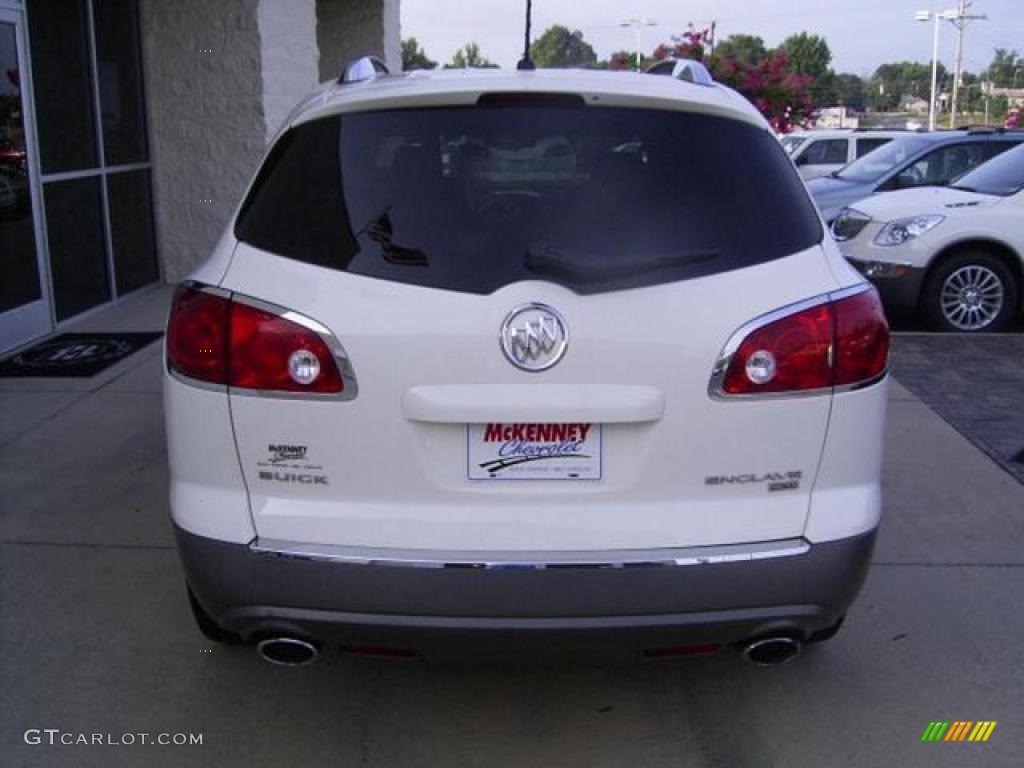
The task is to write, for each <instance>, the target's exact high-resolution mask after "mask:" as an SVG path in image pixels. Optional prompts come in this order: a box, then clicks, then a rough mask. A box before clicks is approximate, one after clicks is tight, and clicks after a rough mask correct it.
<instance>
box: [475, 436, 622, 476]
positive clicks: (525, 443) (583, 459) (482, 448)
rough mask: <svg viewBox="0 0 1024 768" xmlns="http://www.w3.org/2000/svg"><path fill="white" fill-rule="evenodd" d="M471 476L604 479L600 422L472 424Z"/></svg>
mask: <svg viewBox="0 0 1024 768" xmlns="http://www.w3.org/2000/svg"><path fill="white" fill-rule="evenodd" d="M466 441H467V445H468V450H467V457H468V470H469V479H470V480H600V479H601V445H602V439H601V425H600V424H528V423H526V424H467V425H466Z"/></svg>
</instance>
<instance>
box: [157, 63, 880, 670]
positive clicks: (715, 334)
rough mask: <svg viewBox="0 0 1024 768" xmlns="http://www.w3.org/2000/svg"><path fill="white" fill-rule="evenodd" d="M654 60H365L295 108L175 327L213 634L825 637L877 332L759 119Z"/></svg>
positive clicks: (866, 423)
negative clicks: (444, 68)
mask: <svg viewBox="0 0 1024 768" xmlns="http://www.w3.org/2000/svg"><path fill="white" fill-rule="evenodd" d="M661 69H662V70H664V71H666V72H667V73H668V74H669V76H655V75H652V74H639V73H622V72H601V71H525V72H523V71H517V72H501V71H472V70H469V71H449V72H430V73H424V72H417V73H413V74H408V75H399V76H390V75H388V74H387V73H386V72H384V71H382V68H381V67H380V66H379V65H376V66H374V65H371V63H370V62H369V61H367V60H361V61H359V62H356V63H355V64H354V65H352V66H351V67H350V68H349V69H348V70H347V71H346V74H345V75H344V76H343V77H342V78H340V79H339V81H338V82H337V83H330V84H327V85H325V86H322V87H321V88H320V89H319V90H318V91H317V92H315V93H314V94H313V95H312V96H311V97H309V98H308V99H306V100H305V101H304V102H302V104H300V106H299V107H298V108H297V109H296V111H295V112H294V113H293V114H292V115H291V116H290V117H289V119H288V120H287V122H286V124H285V126H284V127H283V128H282V130H281V132H280V133H279V134H278V136H277V137H276V139H275V140H274V141H273V142H272V145H271V147H270V150H269V152H268V154H267V156H266V158H265V160H264V161H263V163H262V167H261V169H260V170H259V172H258V173H257V175H256V178H255V180H254V181H253V182H252V185H251V187H250V189H249V190H248V192H247V193H246V195H245V197H244V201H243V202H242V204H241V206H240V207H239V209H238V211H237V213H236V215H235V216H234V218H233V219H232V221H231V222H230V225H229V226H228V228H227V231H226V233H225V234H224V236H223V238H222V239H221V241H220V243H219V244H218V245H217V247H216V249H215V250H214V252H213V254H212V255H211V257H210V258H209V260H208V261H206V262H205V263H204V264H203V265H202V266H201V267H199V268H198V269H197V270H196V271H195V272H194V273H192V275H191V276H190V278H189V279H188V280H187V281H185V282H184V283H182V284H181V285H180V287H179V288H178V291H177V293H176V295H175V298H174V302H173V307H172V309H171V313H170V319H169V322H168V328H167V341H166V352H167V354H166V366H167V367H166V376H165V378H164V382H165V389H164V392H165V406H166V416H167V433H168V446H169V456H170V469H171V513H172V517H173V522H174V526H175V531H176V534H177V539H178V545H179V548H180V552H181V556H182V560H183V563H184V569H185V575H186V579H187V583H188V588H189V597H190V600H191V603H192V607H193V609H194V611H195V614H196V618H197V621H198V623H199V625H200V628H201V629H202V630H203V631H204V632H205V633H206V634H207V636H209V637H211V638H213V639H218V640H225V641H232V640H234V641H245V642H253V643H257V644H258V647H259V648H260V649H261V652H262V653H263V655H264V656H265V657H267V658H268V659H270V660H273V661H277V662H279V663H302V662H306V661H309V660H311V659H312V658H314V657H315V656H316V653H317V652H318V650H321V649H325V648H338V647H340V648H341V649H342V650H345V651H348V652H351V653H375V654H380V655H385V656H410V655H418V656H422V657H425V658H436V657H439V656H442V655H446V654H449V653H453V654H455V655H457V656H472V655H476V653H477V652H479V651H485V652H491V651H496V652H499V653H505V652H510V653H511V652H515V651H526V653H527V654H529V655H531V656H532V655H538V656H543V655H545V654H546V652H548V651H552V650H565V651H567V652H568V653H571V654H574V655H576V656H585V655H589V653H590V652H596V653H599V654H600V655H601V656H607V655H609V654H612V653H613V652H616V651H617V652H622V653H627V654H629V655H632V656H637V655H639V656H648V657H652V656H653V657H662V656H675V655H687V654H694V653H702V652H710V651H714V650H716V649H718V648H720V647H726V646H730V647H739V648H743V649H745V650H746V653H747V655H748V656H749V657H750V658H751V659H753V660H755V661H759V662H763V663H768V662H773V661H782V660H786V659H789V658H791V657H793V656H794V655H795V654H796V652H797V651H798V650H799V648H800V646H801V645H802V644H803V643H806V642H813V641H816V640H822V639H825V638H827V637H830V636H831V635H832V634H834V632H835V631H836V629H838V627H839V624H840V622H841V621H842V619H843V617H844V615H845V613H846V610H847V608H848V606H849V605H850V603H851V602H852V600H853V599H854V597H855V595H856V593H857V591H858V590H859V588H860V585H861V582H862V580H863V578H864V575H865V572H866V569H867V567H868V563H869V559H870V556H871V552H872V545H873V541H874V536H875V530H876V526H877V524H878V520H879V510H880V492H879V473H880V463H881V455H882V436H883V428H884V417H885V403H886V381H885V377H886V369H887V356H888V339H889V334H888V328H887V326H886V322H885V319H884V316H883V314H882V311H881V308H880V304H879V301H878V298H877V295H876V292H875V290H874V289H873V288H872V287H871V286H870V285H869V284H868V283H866V282H865V281H864V279H863V278H862V277H861V276H860V275H859V274H858V273H857V272H856V271H855V270H854V269H853V268H851V267H850V266H849V265H847V263H846V261H845V260H844V259H843V258H842V257H841V256H840V254H839V253H838V251H837V249H836V247H835V245H834V243H833V242H832V240H831V239H830V238H829V237H828V236H827V235H826V234H825V231H824V228H823V226H822V222H821V219H820V217H819V216H818V214H817V213H816V212H815V208H814V206H813V204H812V203H811V201H810V199H809V198H808V195H807V192H806V191H805V190H804V187H803V185H802V183H801V181H800V178H799V176H798V175H797V173H796V170H795V169H794V168H793V165H792V163H790V161H789V159H788V158H787V156H786V154H785V151H784V150H783V149H782V147H781V146H780V145H779V143H778V141H777V140H776V139H775V137H774V136H773V134H772V132H771V129H770V127H769V126H768V124H767V123H766V122H765V121H764V120H763V119H762V117H761V116H760V115H759V114H758V113H757V112H756V111H755V110H754V109H753V107H751V106H750V105H749V104H748V103H747V102H746V101H745V100H744V99H743V98H742V97H740V96H739V95H737V94H736V93H734V92H733V91H730V90H729V89H727V88H725V87H723V86H721V85H718V84H716V83H714V82H712V81H711V79H710V78H709V77H708V76H707V73H706V72H705V71H704V70H703V68H702V67H700V65H697V64H693V63H689V62H680V63H679V64H678V65H676V66H674V67H672V66H669V67H667V68H666V67H664V66H662V67H661Z"/></svg>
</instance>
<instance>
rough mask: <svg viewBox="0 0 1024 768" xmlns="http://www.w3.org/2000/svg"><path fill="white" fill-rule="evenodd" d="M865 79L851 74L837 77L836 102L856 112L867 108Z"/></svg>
mask: <svg viewBox="0 0 1024 768" xmlns="http://www.w3.org/2000/svg"><path fill="white" fill-rule="evenodd" d="M865 97H866V93H865V83H864V78H862V77H858V76H857V75H854V74H852V73H850V72H843V73H842V74H839V75H836V101H837V102H838V103H839V104H841V105H843V106H844V107H847V108H848V109H852V110H853V111H855V112H863V111H864V107H866V106H867V99H866V98H865Z"/></svg>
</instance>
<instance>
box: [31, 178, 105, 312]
mask: <svg viewBox="0 0 1024 768" xmlns="http://www.w3.org/2000/svg"><path fill="white" fill-rule="evenodd" d="M43 190H44V194H45V198H46V236H47V241H48V243H49V246H50V269H51V272H52V274H53V288H54V298H55V300H56V308H57V319H58V320H63V319H64V318H66V317H70V316H71V315H76V314H78V313H79V312H82V311H84V310H86V309H89V308H90V307H94V306H96V305H97V304H102V303H103V302H105V301H107V300H108V299H109V298H110V292H109V288H108V284H107V259H106V248H105V246H104V241H103V224H102V219H101V208H100V179H99V177H92V178H85V179H75V180H73V181H57V182H50V183H48V184H45V185H43Z"/></svg>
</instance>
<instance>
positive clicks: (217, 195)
mask: <svg viewBox="0 0 1024 768" xmlns="http://www.w3.org/2000/svg"><path fill="white" fill-rule="evenodd" d="M140 1H141V26H142V48H143V61H144V71H145V79H146V96H147V101H148V111H149V134H150V142H151V148H152V150H151V155H152V161H153V187H154V207H155V208H156V228H157V247H158V250H159V253H160V260H161V264H162V268H163V275H164V279H165V280H168V281H171V282H173V281H177V280H180V279H181V278H182V277H184V276H185V275H187V274H188V273H189V272H190V271H191V270H192V269H193V268H194V267H195V266H196V265H197V264H199V263H200V262H201V261H202V260H203V259H204V258H206V256H207V255H208V254H209V253H210V251H211V250H212V248H213V246H214V245H215V244H216V242H217V240H218V238H219V237H220V235H221V233H222V232H223V229H224V227H225V226H226V224H227V222H228V220H229V219H230V218H231V215H232V213H233V212H234V209H235V207H236V206H237V205H238V203H239V200H240V198H241V196H242V194H243V193H244V191H245V188H246V186H247V184H248V182H249V179H250V178H251V176H252V174H253V172H254V171H255V169H256V167H257V165H258V164H259V161H260V159H261V157H262V156H263V153H264V150H265V148H266V144H267V142H268V141H269V140H270V138H271V137H272V136H273V135H274V133H275V132H276V131H277V129H278V128H279V127H280V125H281V123H282V121H283V120H284V119H285V117H287V115H288V113H289V112H290V111H291V109H292V107H293V106H294V105H295V103H296V102H297V101H298V100H299V99H300V98H301V97H302V96H303V95H304V94H305V93H307V92H308V91H309V90H310V89H311V88H313V86H314V85H316V83H317V81H318V80H320V79H329V78H335V77H337V75H338V72H339V71H340V68H341V66H342V64H341V62H343V61H345V60H347V59H349V58H352V57H354V56H357V55H361V54H362V53H364V52H367V51H369V52H372V53H376V54H378V55H383V56H384V57H385V58H386V60H387V61H388V63H389V66H393V67H394V68H395V69H396V70H397V69H398V68H400V62H401V53H400V47H399V30H398V11H399V8H398V6H399V0H216V2H211V0H174V2H168V0H140ZM318 41H321V44H322V45H323V56H321V53H320V50H319V46H318ZM325 72H326V74H322V73H325Z"/></svg>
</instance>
